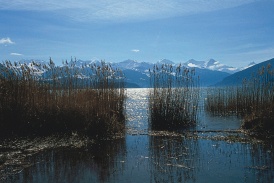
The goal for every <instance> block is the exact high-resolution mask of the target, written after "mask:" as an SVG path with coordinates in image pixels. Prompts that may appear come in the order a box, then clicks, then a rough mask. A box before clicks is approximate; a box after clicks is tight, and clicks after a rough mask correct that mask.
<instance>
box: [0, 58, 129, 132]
mask: <svg viewBox="0 0 274 183" xmlns="http://www.w3.org/2000/svg"><path fill="white" fill-rule="evenodd" d="M75 64H76V61H71V62H70V63H68V62H66V63H64V65H63V66H62V67H57V66H55V64H54V62H53V61H52V60H51V59H50V62H49V64H48V65H44V66H43V68H44V69H45V70H46V72H45V73H44V74H42V75H38V74H37V73H36V72H35V69H33V68H35V67H34V66H38V65H39V63H35V62H33V63H31V66H28V65H26V64H24V63H11V62H10V61H6V62H5V63H3V64H2V67H0V121H1V123H0V131H1V134H11V133H13V134H28V135H31V134H49V133H55V132H64V133H66V132H74V131H78V132H84V133H87V134H89V135H92V136H100V137H105V136H112V135H114V134H117V133H122V132H123V131H124V128H125V127H124V126H125V124H124V114H123V104H124V100H125V92H124V80H123V73H122V72H121V71H119V70H118V69H113V68H112V67H111V65H109V64H106V63H105V62H103V61H102V62H101V64H100V65H82V66H81V67H76V65H75Z"/></svg>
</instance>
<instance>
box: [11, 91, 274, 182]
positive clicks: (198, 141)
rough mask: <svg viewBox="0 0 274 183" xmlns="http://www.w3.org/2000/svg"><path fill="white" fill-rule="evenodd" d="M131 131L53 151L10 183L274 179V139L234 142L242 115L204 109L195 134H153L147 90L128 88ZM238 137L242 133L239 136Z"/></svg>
mask: <svg viewBox="0 0 274 183" xmlns="http://www.w3.org/2000/svg"><path fill="white" fill-rule="evenodd" d="M127 94H128V100H127V104H126V114H127V119H128V120H127V135H126V137H125V138H124V139H119V140H112V141H105V142H102V143H100V144H95V145H94V144H93V145H91V146H90V147H86V148H83V149H81V150H79V149H69V148H67V149H58V150H47V151H46V152H43V153H39V154H36V155H35V156H31V157H29V161H30V162H31V163H32V166H30V167H28V168H25V169H24V170H23V171H21V172H20V173H19V174H16V175H15V176H12V177H10V178H9V179H8V180H6V182H126V183H130V182H143V183H145V182H197V183H200V182H211V183H212V182H222V183H225V182H229V183H231V182H247V183H249V182H274V161H273V160H274V159H273V158H274V149H273V146H272V144H271V143H262V142H256V143H246V142H241V141H237V140H236V141H235V142H232V141H228V140H222V138H211V137H215V136H216V137H225V136H230V135H235V134H234V133H233V134H227V133H226V134H223V133H218V132H206V131H218V130H235V129H238V128H239V127H240V124H241V123H240V120H239V119H237V118H235V117H234V118H233V117H231V118H224V117H213V116H210V115H207V114H205V113H201V114H200V115H201V119H200V121H199V122H198V125H197V129H196V130H199V131H201V130H204V131H205V132H199V133H194V134H192V135H191V136H187V137H184V136H178V135H177V136H176V135H175V136H172V135H165V136H161V135H156V136H152V135H148V134H150V132H149V130H148V117H147V90H146V89H128V90H127ZM236 135H237V137H238V136H241V135H242V134H236Z"/></svg>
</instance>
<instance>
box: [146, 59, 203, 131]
mask: <svg viewBox="0 0 274 183" xmlns="http://www.w3.org/2000/svg"><path fill="white" fill-rule="evenodd" d="M150 79H151V86H152V89H151V91H150V93H149V122H150V127H151V129H152V130H182V129H185V128H186V127H190V126H193V125H194V124H195V123H196V120H197V107H198V100H199V82H198V77H197V78H196V76H195V70H194V69H188V68H185V67H182V66H181V65H179V66H177V67H174V66H172V65H168V64H163V65H155V66H154V67H153V69H152V70H150Z"/></svg>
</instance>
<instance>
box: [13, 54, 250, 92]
mask: <svg viewBox="0 0 274 183" xmlns="http://www.w3.org/2000/svg"><path fill="white" fill-rule="evenodd" d="M18 63H19V62H18ZM20 63H24V64H26V65H27V66H28V67H29V68H30V69H31V70H32V71H33V72H34V74H36V75H37V76H38V77H43V78H47V77H50V75H51V74H53V73H51V72H52V71H50V70H49V63H48V62H45V61H40V60H34V61H33V60H21V61H20ZM100 63H101V61H99V60H88V61H84V60H75V61H71V62H65V63H64V64H63V65H56V66H57V67H58V68H59V69H60V70H59V72H60V73H59V74H62V73H63V74H62V75H63V76H64V73H66V72H72V73H75V72H76V70H75V69H77V68H80V67H82V66H83V65H84V66H87V68H86V69H85V73H81V74H82V75H85V74H86V73H91V69H90V67H92V66H94V65H98V64H99V65H100ZM110 64H111V66H112V68H114V69H115V68H118V69H119V70H121V71H122V72H123V73H124V76H125V86H126V87H140V88H146V87H150V74H149V69H150V70H151V69H153V66H154V64H156V65H158V66H159V65H162V64H169V65H173V66H174V67H176V66H178V63H174V62H173V61H171V60H168V59H162V60H159V61H158V62H156V63H151V62H139V61H136V60H131V59H128V60H125V61H121V62H115V63H110ZM254 64H255V63H251V64H250V65H248V66H247V67H243V68H236V67H232V66H227V65H225V64H222V63H220V62H219V61H216V60H214V59H210V60H208V61H196V60H194V59H191V60H189V61H187V62H185V63H181V65H182V66H184V67H187V68H195V71H196V76H199V78H200V86H211V85H215V84H216V83H221V82H222V80H223V79H224V78H226V77H228V76H230V75H231V74H233V73H235V72H236V71H240V70H242V69H245V68H248V67H252V66H253V65H254ZM19 65H20V64H19ZM72 65H73V66H75V68H74V69H72ZM61 71H63V72H62V73H61ZM57 75H58V73H57ZM232 84H233V83H232Z"/></svg>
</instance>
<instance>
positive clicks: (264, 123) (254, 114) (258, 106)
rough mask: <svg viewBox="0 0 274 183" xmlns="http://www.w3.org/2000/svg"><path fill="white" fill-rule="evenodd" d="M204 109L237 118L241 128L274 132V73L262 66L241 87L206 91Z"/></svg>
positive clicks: (269, 68) (268, 67)
mask: <svg viewBox="0 0 274 183" xmlns="http://www.w3.org/2000/svg"><path fill="white" fill-rule="evenodd" d="M205 109H206V110H207V111H209V112H211V113H213V114H217V115H229V114H236V115H240V116H242V117H243V119H244V123H243V127H244V128H248V129H253V130H255V131H272V132H274V70H273V69H272V66H271V65H268V66H267V67H262V68H261V69H260V70H258V72H257V73H254V74H253V76H252V79H250V80H244V81H243V83H242V85H241V86H234V87H224V88H209V89H208V90H207V100H206V102H205Z"/></svg>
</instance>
